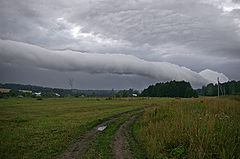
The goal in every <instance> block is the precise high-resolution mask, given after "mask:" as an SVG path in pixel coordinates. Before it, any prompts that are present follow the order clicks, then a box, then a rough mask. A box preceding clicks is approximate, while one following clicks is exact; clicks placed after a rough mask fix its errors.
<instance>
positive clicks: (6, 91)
mask: <svg viewBox="0 0 240 159" xmlns="http://www.w3.org/2000/svg"><path fill="white" fill-rule="evenodd" d="M10 91H11V89H5V88H0V92H1V93H9V92H10Z"/></svg>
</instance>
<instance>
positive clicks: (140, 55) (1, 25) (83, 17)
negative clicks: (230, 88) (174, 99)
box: [0, 0, 240, 89]
mask: <svg viewBox="0 0 240 159" xmlns="http://www.w3.org/2000/svg"><path fill="white" fill-rule="evenodd" d="M239 68H240V1H238V0H161V1H160V0H124V1H123V0H67V1H66V0H57V1H55V0H39V1H35V0H21V1H20V0H0V82H3V83H6V82H15V83H22V84H34V85H42V86H50V87H62V88H69V87H70V86H69V85H68V84H67V81H68V79H69V78H73V79H74V88H78V89H112V88H114V89H126V88H134V89H143V88H145V87H147V86H148V85H149V84H154V83H156V82H160V81H169V80H186V81H189V82H191V84H192V85H193V86H194V87H200V86H201V85H203V84H207V83H209V82H212V81H214V80H215V79H216V77H217V76H219V77H220V80H222V81H226V80H228V79H229V80H240V71H239Z"/></svg>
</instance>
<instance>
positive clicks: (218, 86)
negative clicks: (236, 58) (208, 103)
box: [217, 77, 219, 97]
mask: <svg viewBox="0 0 240 159" xmlns="http://www.w3.org/2000/svg"><path fill="white" fill-rule="evenodd" d="M217 82H218V97H219V77H218V78H217Z"/></svg>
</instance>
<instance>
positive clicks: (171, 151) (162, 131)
mask: <svg viewBox="0 0 240 159" xmlns="http://www.w3.org/2000/svg"><path fill="white" fill-rule="evenodd" d="M138 108H144V113H143V115H142V116H140V117H139V118H138V119H137V121H136V122H135V123H134V124H133V125H132V128H133V136H131V137H128V139H129V141H130V142H129V143H130V149H131V150H132V151H133V152H132V153H133V154H135V155H134V156H135V158H142V157H143V156H145V157H147V158H239V157H240V155H239V154H240V151H239V150H240V145H239V143H240V124H239V123H240V98H239V97H225V98H220V99H218V98H198V99H175V98H122V99H120V98H119V99H118V98H117V99H113V100H106V99H105V98H44V99H43V100H37V99H36V98H8V99H0V158H1V159H8V158H29V159H32V158H55V157H57V156H58V155H60V154H61V153H62V152H64V151H66V149H67V148H68V147H69V146H70V145H71V144H73V143H74V142H76V141H77V140H78V139H79V137H80V136H81V135H82V134H83V133H84V132H85V131H87V130H90V129H92V128H93V127H94V126H96V125H97V124H99V123H101V122H103V121H105V120H107V119H109V118H111V117H113V116H115V115H117V114H120V113H122V112H126V111H129V110H135V109H138ZM128 118H129V115H125V116H123V117H121V118H119V120H117V121H115V122H114V123H113V124H111V125H110V126H109V127H108V128H107V129H106V131H104V133H102V134H100V135H99V136H96V137H94V139H95V142H94V143H93V144H92V145H91V146H90V147H89V149H88V151H87V152H86V155H85V157H84V158H96V157H97V156H98V155H102V156H107V158H111V157H112V156H113V154H112V153H111V146H110V145H111V142H112V140H113V136H114V133H115V131H116V130H117V129H118V128H119V126H120V125H121V124H122V123H123V122H124V121H126V120H127V119H128ZM139 150H140V151H139ZM102 158H104V157H102Z"/></svg>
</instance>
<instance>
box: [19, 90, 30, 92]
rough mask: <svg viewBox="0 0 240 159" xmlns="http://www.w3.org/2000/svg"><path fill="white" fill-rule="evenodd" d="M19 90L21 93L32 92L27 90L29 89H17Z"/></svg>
mask: <svg viewBox="0 0 240 159" xmlns="http://www.w3.org/2000/svg"><path fill="white" fill-rule="evenodd" d="M19 92H23V93H32V91H29V90H19Z"/></svg>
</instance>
